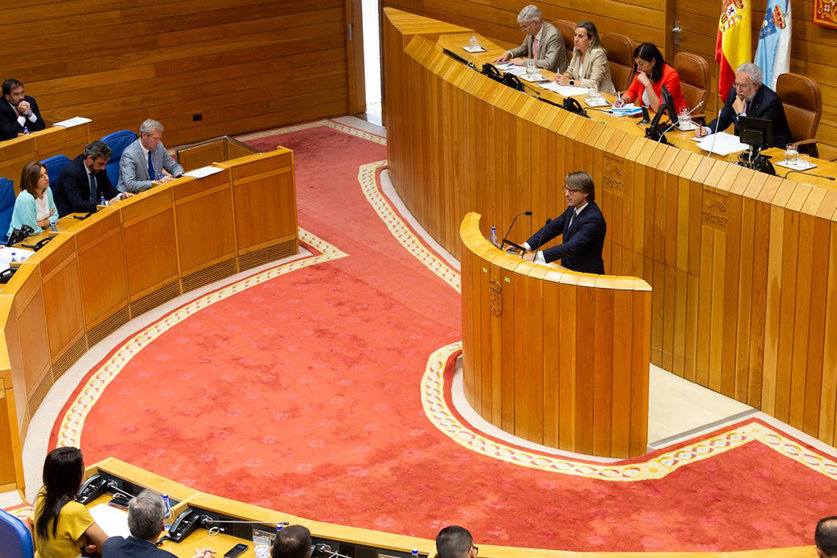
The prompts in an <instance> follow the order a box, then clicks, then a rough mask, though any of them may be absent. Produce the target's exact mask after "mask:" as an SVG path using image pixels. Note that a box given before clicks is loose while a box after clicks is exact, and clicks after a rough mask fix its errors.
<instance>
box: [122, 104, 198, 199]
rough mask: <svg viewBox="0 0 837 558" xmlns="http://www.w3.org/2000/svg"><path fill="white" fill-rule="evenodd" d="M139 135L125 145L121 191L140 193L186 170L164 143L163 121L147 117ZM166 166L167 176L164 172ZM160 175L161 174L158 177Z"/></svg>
mask: <svg viewBox="0 0 837 558" xmlns="http://www.w3.org/2000/svg"><path fill="white" fill-rule="evenodd" d="M139 132H140V137H139V139H137V140H136V141H135V142H134V143H132V144H131V145H129V146H128V147H126V148H125V151H123V152H122V157H121V158H120V159H119V184H117V186H116V187H117V189H119V191H120V192H133V193H135V194H136V193H139V192H142V191H143V190H148V189H149V188H151V187H152V186H154V185H155V184H162V183H163V182H168V181H169V180H171V179H172V177H175V178H176V177H178V176H181V175H182V174H183V167H181V166H180V165H179V164H177V161H175V160H174V159H172V157H171V155H169V152H168V151H167V150H166V146H164V145H163V141H162V140H163V125H162V124H160V123H159V122H157V121H156V120H151V119H148V120H146V121H145V122H143V123H142V125H140V129H139ZM163 170H165V171H166V172H168V173H169V174H168V176H164V175H163ZM158 176H159V178H158Z"/></svg>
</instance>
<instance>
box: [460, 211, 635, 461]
mask: <svg viewBox="0 0 837 558" xmlns="http://www.w3.org/2000/svg"><path fill="white" fill-rule="evenodd" d="M479 222H480V216H479V215H478V214H476V213H468V214H467V215H465V218H464V219H463V220H462V226H461V228H460V232H459V234H460V237H461V239H462V244H461V249H460V251H459V254H460V263H461V265H462V352H463V356H464V359H463V360H464V363H463V373H464V384H465V396H466V398H467V399H468V402H469V403H470V404H471V406H472V407H473V408H474V410H475V411H476V412H477V413H479V415H480V416H481V417H482V418H484V419H485V420H487V421H489V422H491V423H492V424H494V425H495V426H497V427H498V428H500V429H502V430H505V431H506V432H509V433H510V434H514V435H516V436H519V437H521V438H524V439H526V440H530V441H532V442H537V443H539V444H543V445H546V446H551V447H555V448H560V449H564V450H568V451H574V452H579V453H585V454H592V455H599V456H603V457H634V456H637V455H642V454H644V453H646V450H647V447H646V443H647V437H648V374H649V364H650V358H651V357H650V337H651V327H650V326H651V287H650V286H649V285H648V283H646V282H645V281H643V280H642V279H636V278H634V277H614V276H611V275H592V274H589V273H578V272H575V271H570V270H568V269H565V268H562V267H557V266H556V267H553V266H546V265H540V264H533V263H529V262H526V261H523V260H522V259H521V258H520V257H519V256H516V255H512V254H509V253H507V252H503V251H502V250H500V249H498V248H497V247H495V246H494V245H493V244H491V243H490V242H489V241H488V240H486V238H485V237H484V236H483V234H482V233H481V232H480V228H479Z"/></svg>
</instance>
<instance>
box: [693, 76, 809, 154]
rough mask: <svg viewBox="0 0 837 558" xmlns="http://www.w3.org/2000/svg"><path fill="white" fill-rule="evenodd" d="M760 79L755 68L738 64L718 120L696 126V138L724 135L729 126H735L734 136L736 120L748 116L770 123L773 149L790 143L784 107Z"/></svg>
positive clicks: (736, 133)
mask: <svg viewBox="0 0 837 558" xmlns="http://www.w3.org/2000/svg"><path fill="white" fill-rule="evenodd" d="M762 79H763V78H762V73H761V70H760V69H759V67H758V66H756V65H755V64H750V63H749V62H746V63H744V64H741V65H740V66H739V67H738V70H737V71H736V72H735V84H733V86H732V89H730V91H729V94H728V95H727V102H726V103H725V104H724V108H722V109H721V112H720V114H719V115H718V118H716V119H715V120H713V121H712V122H710V123H709V124H707V125H706V126H699V127H698V128H697V129H696V130H695V135H696V136H697V137H699V138H701V137H703V136H705V135H707V134H712V133H714V132H715V131H716V130H717V131H718V132H723V131H724V130H726V129H727V128H728V127H729V125H730V124H734V125H735V135H736V136H737V135H738V133H739V131H738V119H739V118H741V117H742V116H751V117H753V118H763V119H765V120H770V121H771V122H773V146H775V147H781V148H783V149H784V147H785V146H786V145H787V144H789V143H791V142H792V141H793V140H792V139H791V133H790V128H789V127H788V120H787V118H786V117H785V107H784V105H783V104H782V100H781V99H780V98H779V96H778V95H777V94H776V92H775V91H773V90H772V89H770V88H769V87H767V86H766V85H764V83H763V82H762Z"/></svg>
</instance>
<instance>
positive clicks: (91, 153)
mask: <svg viewBox="0 0 837 558" xmlns="http://www.w3.org/2000/svg"><path fill="white" fill-rule="evenodd" d="M111 155H113V151H111V150H110V147H108V144H106V143H105V142H103V141H102V140H94V141H91V142H90V143H88V144H87V145H85V146H84V157H85V158H87V157H93V159H94V160H95V159H105V160H106V161H109V160H110V157H111Z"/></svg>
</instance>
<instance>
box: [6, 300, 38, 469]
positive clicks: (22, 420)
mask: <svg viewBox="0 0 837 558" xmlns="http://www.w3.org/2000/svg"><path fill="white" fill-rule="evenodd" d="M0 321H2V323H4V324H5V326H4V327H3V336H2V338H0V339H1V340H0V345H2V346H4V348H5V357H6V359H5V362H3V363H2V364H0V365H1V366H3V367H5V368H7V369H8V370H9V384H8V387H9V388H10V389H14V386H24V388H23V389H21V391H23V390H24V389H25V386H26V369H25V368H24V360H23V349H22V346H21V340H20V329H19V327H18V316H17V309H16V307H15V298H14V296H13V295H8V294H5V295H0ZM40 339H41V343H42V345H41V348H42V349H43V350H44V353H43V354H47V353H48V349H49V345H48V343H47V340H46V335H45V334H44V335H42V336H41V338H40ZM43 354H42V355H40V356H41V357H43ZM48 366H49V360H48V359H45V358H44V359H43V362H42V368H43V369H42V370H41V371H40V374H45V370H46V368H47V367H48ZM35 375H38V374H37V373H36V374H35ZM14 401H15V405H14V406H15V414H16V415H17V420H18V422H17V424H16V425H15V429H14V432H15V433H14V435H16V436H18V437H19V438H20V437H25V436H26V431H27V429H28V426H29V420H30V415H29V406H28V404H27V398H26V394H25V393H23V394H21V396H20V397H15V398H14ZM13 455H16V457H15V458H14V459H19V456H20V454H13Z"/></svg>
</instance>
